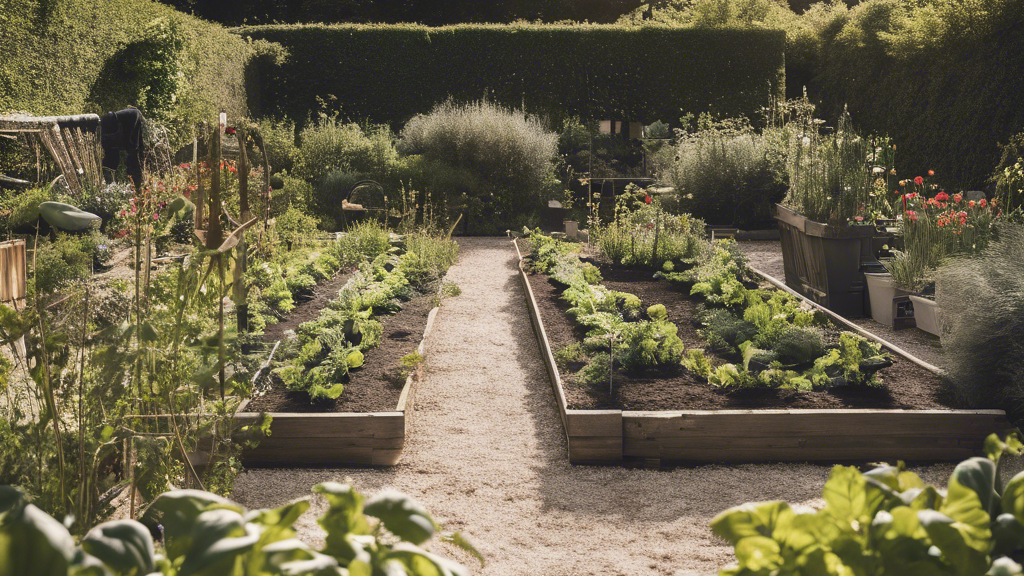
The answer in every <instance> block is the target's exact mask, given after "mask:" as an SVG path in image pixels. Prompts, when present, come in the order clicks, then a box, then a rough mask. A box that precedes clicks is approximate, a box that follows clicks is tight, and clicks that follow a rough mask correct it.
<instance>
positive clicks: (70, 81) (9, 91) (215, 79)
mask: <svg viewBox="0 0 1024 576" xmlns="http://www.w3.org/2000/svg"><path fill="white" fill-rule="evenodd" d="M257 52H258V51H257V50H256V49H255V47H254V46H252V45H251V44H250V43H248V42H246V41H245V40H244V39H242V38H240V37H239V36H237V35H235V34H231V33H230V32H228V31H226V30H225V29H223V28H221V27H220V26H218V25H215V24H210V23H208V22H204V21H202V20H199V19H197V18H194V17H191V16H186V15H184V14H181V13H179V12H176V11H175V10H173V9H172V8H169V7H167V6H164V5H161V4H158V3H157V2H154V1H151V0H104V1H103V2H95V1H92V0H6V1H4V2H0V55H2V56H0V113H2V112H4V111H26V112H30V113H33V114H39V115H50V114H55V115H62V114H77V113H82V112H98V113H102V112H106V111H110V110H116V109H120V108H124V107H125V106H128V105H132V106H136V107H138V108H139V109H141V110H142V111H143V113H144V114H146V115H147V116H150V117H154V116H155V117H157V119H159V120H161V121H162V122H164V123H165V124H167V125H169V127H170V128H171V130H172V136H173V137H174V138H175V140H176V141H177V143H181V141H183V140H185V139H186V138H190V134H188V132H189V129H188V126H189V125H190V124H191V123H192V122H194V121H196V120H199V119H203V118H212V116H213V115H214V114H215V113H216V112H217V111H218V110H220V109H224V110H225V111H227V112H228V113H229V114H232V115H240V114H244V113H245V112H246V110H247V109H246V97H247V93H246V92H247V90H246V70H245V67H246V64H247V62H249V60H250V59H251V58H252V57H253V56H254V54H256V53H257Z"/></svg>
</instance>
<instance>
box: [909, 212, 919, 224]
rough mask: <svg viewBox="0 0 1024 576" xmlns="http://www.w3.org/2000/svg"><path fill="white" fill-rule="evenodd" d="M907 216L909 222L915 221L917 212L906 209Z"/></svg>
mask: <svg viewBox="0 0 1024 576" xmlns="http://www.w3.org/2000/svg"><path fill="white" fill-rule="evenodd" d="M907 218H909V219H910V221H911V222H917V212H914V211H913V210H907Z"/></svg>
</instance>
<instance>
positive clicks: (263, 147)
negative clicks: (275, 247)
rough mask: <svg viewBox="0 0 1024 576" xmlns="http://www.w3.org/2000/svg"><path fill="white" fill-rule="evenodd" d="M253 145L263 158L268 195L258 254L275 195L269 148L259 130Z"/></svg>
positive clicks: (265, 185)
mask: <svg viewBox="0 0 1024 576" xmlns="http://www.w3.org/2000/svg"><path fill="white" fill-rule="evenodd" d="M252 140H253V144H255V145H256V146H258V147H259V149H260V156H262V158H263V193H264V194H266V195H267V205H266V207H265V209H264V211H263V227H262V228H260V234H259V239H258V240H257V241H256V250H257V252H262V250H263V235H264V234H265V233H266V231H267V226H268V225H269V223H270V207H271V206H270V205H271V202H272V200H273V193H272V191H271V189H270V159H269V158H268V156H267V146H266V144H265V143H264V141H263V134H262V133H260V130H259V128H254V129H253V132H252Z"/></svg>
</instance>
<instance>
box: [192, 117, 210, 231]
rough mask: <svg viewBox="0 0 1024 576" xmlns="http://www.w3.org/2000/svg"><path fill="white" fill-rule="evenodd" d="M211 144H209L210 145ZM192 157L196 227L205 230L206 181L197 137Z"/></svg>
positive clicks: (203, 130) (204, 129)
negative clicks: (194, 172) (194, 176)
mask: <svg viewBox="0 0 1024 576" xmlns="http://www.w3.org/2000/svg"><path fill="white" fill-rule="evenodd" d="M201 130H202V132H203V134H206V123H205V122H204V123H203V125H202V128H201ZM208 146H209V145H207V147H208ZM192 157H193V158H194V160H193V167H194V168H195V171H196V200H195V204H196V215H195V229H196V230H203V229H204V227H203V223H204V222H203V219H204V218H205V217H206V181H205V180H204V179H203V169H202V166H200V164H199V140H198V138H197V139H196V147H195V149H194V152H193V155H192Z"/></svg>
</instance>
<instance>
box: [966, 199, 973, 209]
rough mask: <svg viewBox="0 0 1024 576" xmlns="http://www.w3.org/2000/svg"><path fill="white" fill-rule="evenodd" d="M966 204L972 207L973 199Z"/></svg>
mask: <svg viewBox="0 0 1024 576" xmlns="http://www.w3.org/2000/svg"><path fill="white" fill-rule="evenodd" d="M967 205H968V206H970V207H971V208H974V200H971V201H970V202H968V203H967Z"/></svg>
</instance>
